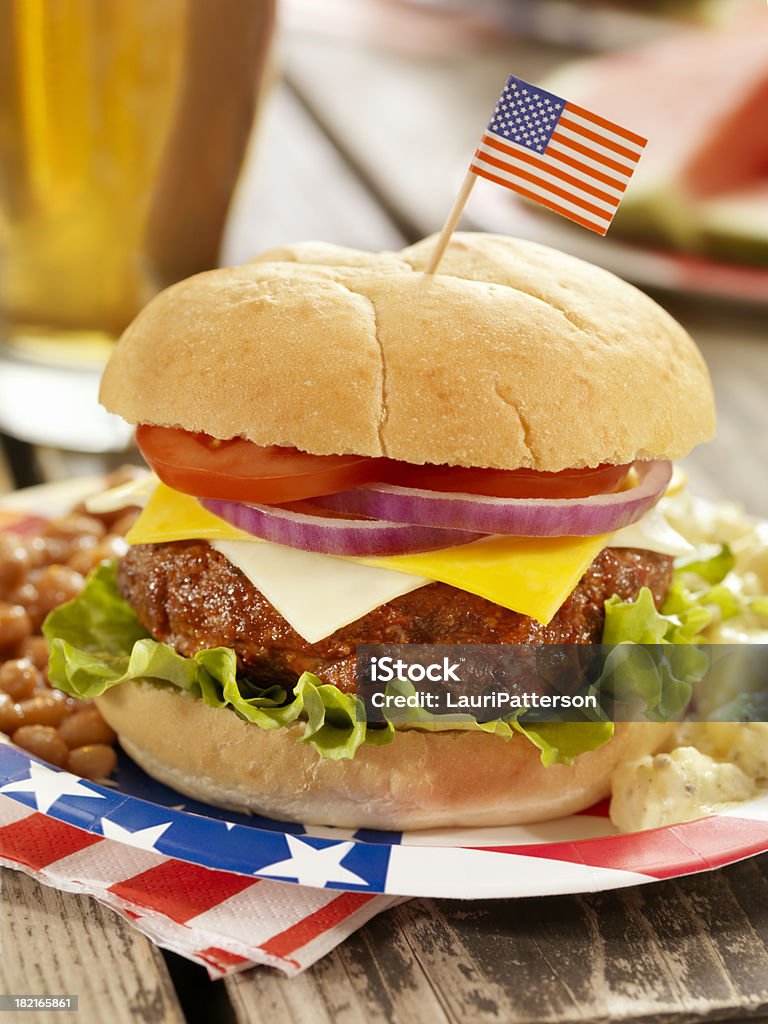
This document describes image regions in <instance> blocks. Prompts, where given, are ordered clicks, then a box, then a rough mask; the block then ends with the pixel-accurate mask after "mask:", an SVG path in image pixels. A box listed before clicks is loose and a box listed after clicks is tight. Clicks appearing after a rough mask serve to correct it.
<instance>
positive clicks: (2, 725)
mask: <svg viewBox="0 0 768 1024" xmlns="http://www.w3.org/2000/svg"><path fill="white" fill-rule="evenodd" d="M23 724H24V713H23V712H22V710H21V708H20V707H19V705H18V704H17V703H16V702H15V701H14V699H13V697H9V696H8V694H7V693H0V732H4V733H5V734H6V735H8V736H10V735H11V733H13V732H15V731H16V729H18V728H19V726H20V725H23Z"/></svg>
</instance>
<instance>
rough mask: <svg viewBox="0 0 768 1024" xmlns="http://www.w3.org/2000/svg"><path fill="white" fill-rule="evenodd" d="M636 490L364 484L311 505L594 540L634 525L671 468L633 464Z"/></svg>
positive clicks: (416, 520)
mask: <svg viewBox="0 0 768 1024" xmlns="http://www.w3.org/2000/svg"><path fill="white" fill-rule="evenodd" d="M634 468H635V471H636V472H637V476H638V484H637V486H636V487H633V488H631V489H630V490H628V491H618V492H615V493H611V494H595V495H590V496H589V497H587V498H490V497H484V496H481V495H477V494H450V493H445V492H442V491H426V490H420V489H417V488H415V487H396V486H394V485H390V484H366V485H364V486H362V487H355V488H353V489H352V490H349V491H342V492H341V493H340V494H329V495H327V496H324V497H322V498H313V499H312V500H313V502H314V504H316V505H320V506H321V507H322V508H328V509H334V510H335V511H337V512H349V513H353V514H355V515H364V516H373V517H376V518H380V519H387V520H391V521H392V522H394V523H410V524H412V525H424V526H431V527H440V528H442V529H446V530H447V529H452V530H454V529H455V530H470V531H472V532H474V533H483V534H488V533H496V534H509V535H512V536H517V537H595V536H597V535H598V534H601V533H613V532H614V531H615V530H620V529H621V528H622V527H624V526H629V525H630V523H634V522H637V520H638V519H640V518H641V516H643V515H644V514H645V513H646V512H647V511H648V509H650V508H651V507H652V506H653V505H655V504H656V502H657V501H658V500H659V498H660V497H661V495H662V494H663V493H664V491H665V490H666V489H667V487H668V485H669V481H670V480H671V478H672V463H671V462H661V461H657V462H637V463H635V466H634Z"/></svg>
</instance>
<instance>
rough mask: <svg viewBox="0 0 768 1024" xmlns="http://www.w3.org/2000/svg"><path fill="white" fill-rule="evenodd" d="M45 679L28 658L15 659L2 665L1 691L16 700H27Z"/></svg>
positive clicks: (0, 669) (0, 671) (0, 666)
mask: <svg viewBox="0 0 768 1024" xmlns="http://www.w3.org/2000/svg"><path fill="white" fill-rule="evenodd" d="M42 681H43V677H42V675H41V674H40V671H39V669H37V668H35V666H34V665H33V664H32V662H31V661H29V659H28V658H14V659H13V660H12V661H6V662H5V664H4V665H0V690H2V691H3V692H5V693H7V694H8V696H9V697H12V698H13V699H14V700H16V701H19V700H27V699H28V698H29V697H31V696H32V694H33V693H34V692H35V689H36V688H37V687H38V686H40V684H41V683H42Z"/></svg>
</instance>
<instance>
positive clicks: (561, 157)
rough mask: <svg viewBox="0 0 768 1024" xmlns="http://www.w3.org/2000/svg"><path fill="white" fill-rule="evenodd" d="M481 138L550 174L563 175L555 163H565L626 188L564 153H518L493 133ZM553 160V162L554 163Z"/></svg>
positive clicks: (590, 176) (624, 185)
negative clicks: (542, 168) (540, 154)
mask: <svg viewBox="0 0 768 1024" xmlns="http://www.w3.org/2000/svg"><path fill="white" fill-rule="evenodd" d="M482 140H483V142H484V143H485V144H486V145H492V146H493V147H494V148H495V150H499V151H501V152H502V153H510V154H513V155H514V156H515V157H519V158H520V160H525V161H527V162H528V163H530V164H531V165H534V166H535V167H539V166H541V167H544V168H545V169H546V170H548V171H551V172H552V174H559V175H560V176H563V174H564V172H563V171H561V170H560V169H559V168H558V167H557V164H566V165H567V166H568V167H570V168H572V169H573V170H574V171H579V173H580V174H583V175H584V176H585V177H589V178H590V179H595V180H597V181H600V182H602V184H604V185H610V186H611V187H612V188H615V189H616V190H618V191H622V193H624V191H625V190H626V188H627V182H626V181H620V180H618V178H611V177H610V175H609V174H603V173H602V171H596V170H594V169H593V168H591V167H588V166H587V165H586V164H583V163H582V162H581V161H580V160H575V159H574V158H573V157H568V156H566V155H565V154H560V153H558V154H557V156H554V155H553V154H550V153H548V154H547V157H546V159H545V158H543V157H539V156H537V155H536V154H534V153H520V152H519V151H517V150H514V148H513V147H512V146H511V145H506V144H505V143H504V142H501V141H500V140H499V139H498V138H495V137H494V136H493V135H483V137H482ZM553 161H554V162H555V163H554V165H553ZM582 186H583V185H582ZM610 198H611V199H614V198H615V197H612V196H611V197H610Z"/></svg>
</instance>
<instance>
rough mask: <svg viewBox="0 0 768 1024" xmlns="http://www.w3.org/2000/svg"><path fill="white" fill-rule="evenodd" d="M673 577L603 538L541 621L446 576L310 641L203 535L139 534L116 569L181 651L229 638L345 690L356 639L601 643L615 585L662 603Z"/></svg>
mask: <svg viewBox="0 0 768 1024" xmlns="http://www.w3.org/2000/svg"><path fill="white" fill-rule="evenodd" d="M671 578H672V559H671V558H670V557H668V556H666V555H659V554H655V553H653V552H650V551H639V550H634V549H631V548H608V549H606V550H605V551H603V552H601V554H600V555H598V557H597V558H596V559H595V560H594V562H592V564H591V565H590V566H589V568H588V569H587V571H586V572H585V573H584V576H583V577H582V579H581V582H580V583H579V585H578V586H577V587H576V589H575V590H574V591H573V593H572V594H571V596H570V597H569V598H568V600H567V601H566V602H565V604H564V605H563V606H562V607H561V608H560V610H559V612H558V613H557V615H555V617H554V618H553V619H552V621H551V622H550V623H549V624H548V625H546V626H543V625H541V623H539V622H536V621H535V619H531V618H528V617H527V616H525V615H519V614H517V612H512V611H509V610H508V609H506V608H501V607H500V606H499V605H496V604H492V603H491V602H490V601H486V600H485V599H484V598H482V597H477V596H475V595H474V594H468V593H466V592H465V591H463V590H457V589H456V588H454V587H449V586H448V585H447V584H445V583H430V584H428V585H427V586H424V587H421V588H420V589H419V590H414V591H412V592H411V593H410V594H404V595H403V596H402V597H397V598H395V600H394V601H389V602H388V603H387V604H383V605H381V606H380V607H378V608H376V609H375V610H374V611H372V612H369V614H368V615H364V616H363V617H362V618H361V619H358V620H357V621H356V622H353V623H351V624H350V625H349V626H344V628H343V629H339V630H337V631H336V632H335V633H332V634H331V635H330V636H329V637H326V638H325V639H324V640H321V641H319V642H318V643H314V644H311V643H308V642H307V641H306V640H304V639H302V637H300V636H299V634H298V633H297V632H296V631H295V630H294V629H292V628H291V626H289V624H288V623H287V622H286V621H285V619H284V618H283V617H282V615H281V614H280V613H279V612H278V611H276V609H275V608H274V607H273V606H272V605H271V604H270V603H269V601H268V600H267V599H266V597H264V595H263V594H262V593H261V592H260V591H259V590H257V589H256V587H254V586H253V584H252V583H251V582H250V581H249V580H248V579H247V578H246V576H244V575H243V573H242V572H241V571H240V570H239V569H238V568H236V566H234V565H232V563H231V562H228V561H227V559H226V558H225V557H224V556H223V555H221V554H219V552H218V551H215V550H214V549H213V548H212V547H210V546H209V545H208V544H206V543H205V542H204V541H177V542H175V543H171V544H138V545H136V546H135V547H132V548H131V549H130V550H129V551H128V553H127V554H126V555H125V556H124V558H123V559H122V560H121V562H120V568H119V574H118V582H119V586H120V590H121V591H122V593H123V595H124V597H125V598H126V600H128V601H129V602H130V603H131V605H132V606H133V607H134V609H135V610H136V614H137V615H138V617H139V619H140V621H141V623H142V625H143V626H144V628H145V629H147V630H148V631H149V632H150V633H151V634H152V636H154V637H155V638H156V639H157V640H160V641H162V642H164V643H167V644H170V645H171V646H172V647H175V648H176V650H177V651H178V652H179V653H180V654H184V655H187V656H190V655H192V654H195V653H196V652H197V651H199V650H203V649H204V648H207V647H219V646H221V647H231V648H233V649H234V651H235V653H236V655H237V659H238V664H239V669H240V672H241V673H242V675H243V676H245V677H247V678H250V679H252V680H254V681H258V682H260V683H261V684H262V685H266V684H269V683H272V682H277V683H281V684H284V685H285V684H287V685H288V687H289V688H290V687H292V686H293V684H294V683H295V681H296V679H297V678H298V676H300V675H301V673H302V672H314V673H315V674H316V675H317V676H319V677H320V678H321V679H322V680H323V681H324V682H326V683H334V684H335V685H336V686H338V687H339V688H340V689H342V690H344V691H346V692H349V693H351V692H354V689H355V646H356V645H357V644H365V643H369V644H371V643H373V644H375V643H390V644H404V643H414V644H428V643H443V644H448V643H486V644H502V643H503V644H523V643H531V644H564V643H599V641H600V639H601V637H602V632H603V623H604V619H605V612H604V609H603V603H604V601H605V600H606V599H607V598H609V597H611V596H612V595H613V594H618V596H619V597H620V598H621V599H622V600H624V601H626V600H629V599H630V598H632V597H635V596H636V594H637V593H638V591H639V590H640V588H641V587H644V586H647V587H650V589H651V591H652V592H653V596H654V599H655V601H656V603H657V605H658V604H659V603H660V602H661V601H662V600H663V599H664V597H665V595H666V593H667V591H668V589H669V585H670V582H671ZM317 599H318V601H322V600H323V595H322V594H318V595H317Z"/></svg>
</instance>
